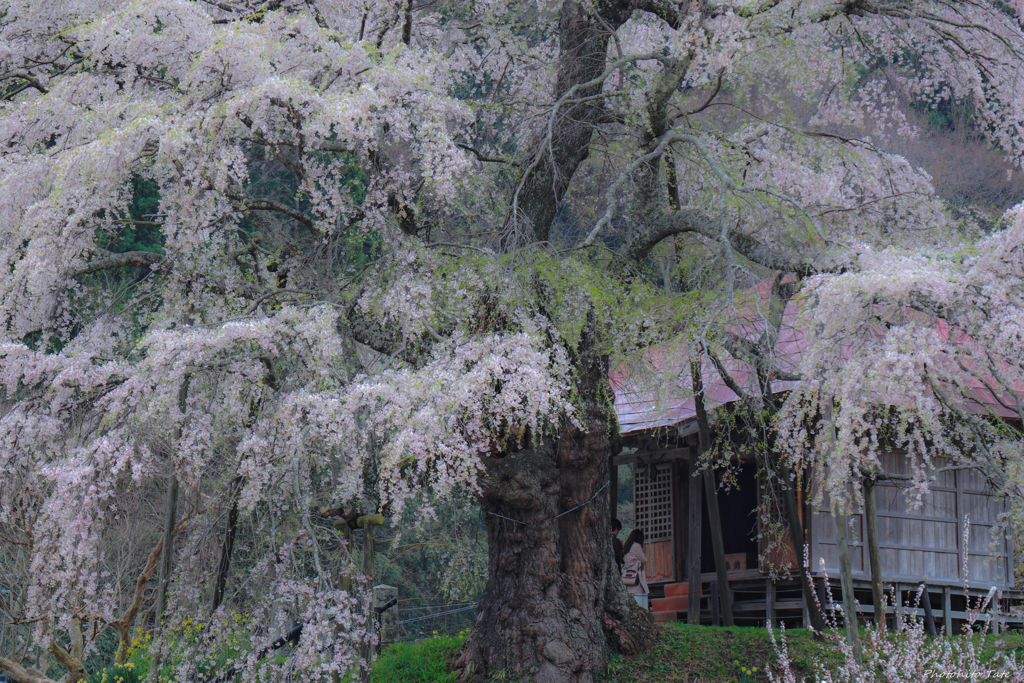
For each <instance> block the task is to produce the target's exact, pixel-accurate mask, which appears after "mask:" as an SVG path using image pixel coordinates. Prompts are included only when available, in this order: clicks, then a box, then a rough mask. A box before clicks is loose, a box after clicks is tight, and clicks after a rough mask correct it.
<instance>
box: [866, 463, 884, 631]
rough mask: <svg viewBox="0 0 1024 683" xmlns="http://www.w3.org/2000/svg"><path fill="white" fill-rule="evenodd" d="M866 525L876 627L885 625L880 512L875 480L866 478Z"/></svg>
mask: <svg viewBox="0 0 1024 683" xmlns="http://www.w3.org/2000/svg"><path fill="white" fill-rule="evenodd" d="M864 524H865V526H867V537H868V560H869V562H870V563H871V601H872V603H874V608H875V626H881V625H882V624H884V623H885V596H884V594H883V592H882V553H881V550H880V549H879V545H878V510H877V507H876V505H875V480H874V478H872V477H865V478H864Z"/></svg>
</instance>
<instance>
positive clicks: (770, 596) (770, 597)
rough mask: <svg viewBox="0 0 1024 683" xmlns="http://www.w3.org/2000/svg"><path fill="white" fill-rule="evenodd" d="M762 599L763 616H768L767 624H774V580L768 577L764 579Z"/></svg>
mask: <svg viewBox="0 0 1024 683" xmlns="http://www.w3.org/2000/svg"><path fill="white" fill-rule="evenodd" d="M764 601H765V609H764V613H765V616H766V617H767V618H768V625H769V626H772V627H774V626H775V582H774V581H772V580H771V579H770V578H768V579H765V580H764Z"/></svg>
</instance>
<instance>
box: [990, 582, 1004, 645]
mask: <svg viewBox="0 0 1024 683" xmlns="http://www.w3.org/2000/svg"><path fill="white" fill-rule="evenodd" d="M1001 598H1002V591H996V594H995V595H993V596H992V605H991V607H990V608H989V612H990V614H991V615H992V616H991V623H992V633H993V634H995V635H997V636H998V635H999V633H1000V629H999V601H1000V600H1001Z"/></svg>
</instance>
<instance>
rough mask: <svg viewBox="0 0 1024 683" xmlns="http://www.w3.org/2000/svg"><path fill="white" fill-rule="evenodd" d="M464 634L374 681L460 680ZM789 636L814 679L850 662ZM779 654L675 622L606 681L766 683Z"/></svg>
mask: <svg viewBox="0 0 1024 683" xmlns="http://www.w3.org/2000/svg"><path fill="white" fill-rule="evenodd" d="M778 637H779V634H778V632H776V638H778ZM462 641H463V638H461V637H457V636H456V637H439V638H433V639H431V640H427V641H423V642H420V643H415V644H400V645H394V646H392V647H390V648H388V649H387V650H386V651H385V652H384V654H383V655H382V656H381V657H380V659H378V660H377V663H376V664H375V665H374V669H373V683H455V680H456V679H455V674H453V673H452V672H451V662H452V660H454V658H455V655H456V654H457V653H458V650H459V647H460V646H461V645H462ZM786 642H787V643H788V647H789V654H790V659H791V660H792V662H793V668H794V670H795V672H796V673H797V675H798V677H804V676H806V677H807V678H808V679H809V680H814V678H813V673H814V662H815V661H818V662H821V663H822V664H824V666H825V667H827V668H829V669H831V670H833V671H834V670H837V669H839V668H840V667H841V666H842V655H841V654H840V653H839V651H838V650H837V649H835V648H834V647H833V646H832V644H831V643H830V642H828V641H825V642H820V641H815V640H814V638H813V637H812V636H811V633H810V632H809V631H807V630H804V629H793V630H790V631H786ZM1008 652H1013V653H1015V654H1016V657H1017V661H1021V660H1022V659H1024V634H1021V633H1011V634H1006V635H1002V636H992V635H990V636H988V637H987V638H986V639H985V644H984V647H983V648H981V650H980V652H979V654H980V655H981V659H982V660H983V661H988V660H990V659H992V658H993V657H995V656H997V655H1000V654H1002V653H1008ZM1000 659H1001V658H1000ZM776 662H777V657H776V655H775V650H774V649H773V648H772V644H771V639H770V638H769V637H768V632H767V631H766V630H765V629H763V628H743V627H732V628H712V627H707V626H686V625H683V624H667V625H666V626H665V627H664V628H659V629H658V636H657V639H656V641H655V643H654V645H653V646H652V647H651V649H650V650H648V651H647V652H645V653H643V654H642V655H638V656H636V657H623V656H622V655H612V656H611V658H610V659H609V665H608V671H607V673H606V674H605V675H604V676H602V677H601V678H600V679H599V683H684V682H685V683H763V682H765V681H767V680H768V676H767V673H766V671H765V668H766V667H769V666H774V665H775V664H776ZM755 667H756V669H757V671H756V672H755V671H754V670H753V669H754V668H755ZM744 668H746V671H744V670H743V669H744Z"/></svg>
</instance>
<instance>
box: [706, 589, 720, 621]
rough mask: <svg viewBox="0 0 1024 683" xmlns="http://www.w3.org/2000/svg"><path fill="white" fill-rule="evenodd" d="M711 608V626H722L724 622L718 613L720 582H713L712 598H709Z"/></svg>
mask: <svg viewBox="0 0 1024 683" xmlns="http://www.w3.org/2000/svg"><path fill="white" fill-rule="evenodd" d="M708 602H709V606H710V607H711V625H712V626H721V625H722V620H721V619H720V615H719V613H718V582H717V581H712V582H711V597H710V598H708Z"/></svg>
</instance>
